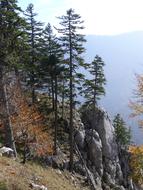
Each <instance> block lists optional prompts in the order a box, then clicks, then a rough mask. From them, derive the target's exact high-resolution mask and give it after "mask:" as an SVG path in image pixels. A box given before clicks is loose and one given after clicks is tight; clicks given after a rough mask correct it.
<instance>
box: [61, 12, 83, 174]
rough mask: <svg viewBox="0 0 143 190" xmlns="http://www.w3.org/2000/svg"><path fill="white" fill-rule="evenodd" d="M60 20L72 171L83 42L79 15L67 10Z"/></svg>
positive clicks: (71, 167)
mask: <svg viewBox="0 0 143 190" xmlns="http://www.w3.org/2000/svg"><path fill="white" fill-rule="evenodd" d="M58 18H59V19H60V25H61V29H58V32H59V33H60V34H62V36H61V38H60V40H61V42H62V45H63V48H64V50H65V55H66V57H67V62H68V68H69V87H70V100H69V102H70V170H71V171H72V170H73V108H74V106H75V105H74V93H75V92H74V88H75V83H74V77H75V73H76V71H77V69H78V68H79V65H81V64H82V62H83V60H82V58H81V54H82V53H83V52H84V51H85V49H84V47H83V42H85V39H84V35H82V34H79V33H78V30H81V29H83V26H81V24H82V23H83V21H81V17H80V15H78V14H76V13H75V11H74V10H73V9H69V10H68V11H67V13H66V15H65V16H61V17H58Z"/></svg>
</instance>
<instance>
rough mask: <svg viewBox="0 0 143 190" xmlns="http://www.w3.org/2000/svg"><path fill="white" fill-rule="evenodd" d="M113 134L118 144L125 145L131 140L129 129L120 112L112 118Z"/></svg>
mask: <svg viewBox="0 0 143 190" xmlns="http://www.w3.org/2000/svg"><path fill="white" fill-rule="evenodd" d="M113 126H114V128H115V135H116V140H117V143H118V145H120V146H124V147H125V146H127V145H129V144H130V141H131V131H130V130H129V129H128V128H127V127H126V123H125V121H124V120H123V118H122V117H121V116H120V114H117V115H115V117H114V120H113Z"/></svg>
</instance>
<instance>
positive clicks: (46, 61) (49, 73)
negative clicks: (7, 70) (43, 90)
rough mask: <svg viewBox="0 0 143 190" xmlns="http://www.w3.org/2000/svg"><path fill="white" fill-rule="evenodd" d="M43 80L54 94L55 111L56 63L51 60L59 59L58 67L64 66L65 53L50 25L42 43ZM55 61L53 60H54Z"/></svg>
mask: <svg viewBox="0 0 143 190" xmlns="http://www.w3.org/2000/svg"><path fill="white" fill-rule="evenodd" d="M41 51H42V52H41V54H42V59H41V66H40V67H41V68H40V70H41V75H42V76H41V78H42V81H43V82H45V83H47V86H48V88H50V89H51V92H52V107H53V111H54V107H55V104H54V103H55V91H54V85H55V83H54V82H55V73H54V71H55V65H54V64H55V62H53V61H52V62H51V61H50V60H51V58H53V57H54V56H55V57H56V59H58V62H56V67H61V68H62V66H63V57H64V55H63V51H62V47H61V45H60V44H59V42H58V39H57V37H56V35H54V34H53V30H52V27H51V25H50V23H48V25H47V26H46V28H45V29H44V31H43V42H42V48H41ZM52 60H53V59H52Z"/></svg>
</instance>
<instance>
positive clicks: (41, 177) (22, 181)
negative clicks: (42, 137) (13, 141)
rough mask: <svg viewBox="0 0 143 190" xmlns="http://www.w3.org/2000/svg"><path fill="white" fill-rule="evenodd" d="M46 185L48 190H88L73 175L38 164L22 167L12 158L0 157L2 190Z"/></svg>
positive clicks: (0, 189)
mask: <svg viewBox="0 0 143 190" xmlns="http://www.w3.org/2000/svg"><path fill="white" fill-rule="evenodd" d="M31 182H34V183H35V184H39V185H44V186H46V187H47V188H48V190H80V189H82V190H88V187H85V188H84V187H83V186H81V182H80V180H77V179H76V180H74V178H73V177H71V174H70V173H68V172H67V171H66V172H61V171H59V170H55V169H52V168H43V167H41V166H39V165H36V164H33V163H32V164H30V163H27V164H25V165H22V164H20V163H18V162H17V161H14V160H12V159H10V158H4V157H0V190H30V189H31V187H30V183H31Z"/></svg>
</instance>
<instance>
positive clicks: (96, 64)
mask: <svg viewBox="0 0 143 190" xmlns="http://www.w3.org/2000/svg"><path fill="white" fill-rule="evenodd" d="M104 65H105V64H104V62H103V61H102V59H101V57H99V56H98V55H96V57H95V58H94V60H93V61H92V63H91V64H90V65H89V72H90V74H91V79H86V80H85V83H84V85H83V86H84V87H85V89H84V96H85V100H86V102H85V104H90V105H94V106H96V105H97V102H98V100H100V98H101V96H102V95H105V89H104V85H105V84H106V79H105V76H104V70H103V67H104Z"/></svg>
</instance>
